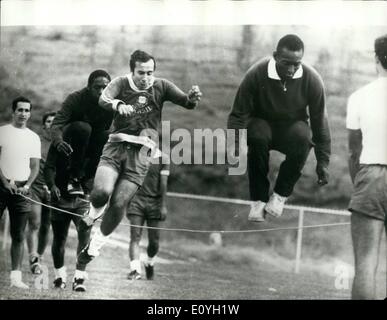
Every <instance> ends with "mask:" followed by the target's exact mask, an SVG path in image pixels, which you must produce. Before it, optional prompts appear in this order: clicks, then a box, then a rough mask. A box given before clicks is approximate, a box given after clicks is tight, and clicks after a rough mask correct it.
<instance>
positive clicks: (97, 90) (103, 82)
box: [89, 77, 110, 101]
mask: <svg viewBox="0 0 387 320" xmlns="http://www.w3.org/2000/svg"><path fill="white" fill-rule="evenodd" d="M109 82H110V81H109V79H108V78H106V77H97V78H95V79H94V81H93V82H92V83H91V85H90V86H89V90H90V94H91V96H92V97H93V99H94V100H95V101H98V99H99V97H100V96H101V94H102V91H103V89H105V88H106V86H107V85H108V84H109Z"/></svg>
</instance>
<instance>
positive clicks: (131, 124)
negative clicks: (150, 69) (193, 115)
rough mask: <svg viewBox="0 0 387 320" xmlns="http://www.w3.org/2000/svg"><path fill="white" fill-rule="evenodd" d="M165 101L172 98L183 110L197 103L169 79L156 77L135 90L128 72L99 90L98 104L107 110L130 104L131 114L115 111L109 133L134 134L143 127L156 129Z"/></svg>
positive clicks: (138, 132)
mask: <svg viewBox="0 0 387 320" xmlns="http://www.w3.org/2000/svg"><path fill="white" fill-rule="evenodd" d="M165 101H171V102H172V103H174V104H177V105H180V106H182V107H184V108H186V109H193V108H194V107H195V106H196V103H191V102H189V100H188V96H187V95H186V94H185V93H184V92H183V91H182V90H180V89H179V88H178V87H177V86H176V85H175V84H173V83H172V82H170V81H168V80H165V79H160V78H155V80H154V83H153V85H152V86H151V87H150V88H149V89H147V90H138V89H136V88H135V87H134V85H133V81H132V79H131V78H130V75H127V76H120V77H118V78H115V79H113V80H112V81H111V82H110V83H109V85H108V86H107V87H106V88H105V89H104V91H103V92H102V95H101V97H100V99H99V104H100V106H101V107H103V108H105V109H106V110H115V109H116V108H117V105H118V104H120V103H123V104H130V105H132V106H133V108H134V114H133V115H131V116H130V117H124V116H120V115H119V114H118V113H116V114H115V116H114V120H113V127H112V133H126V134H129V135H135V136H137V135H139V134H140V132H141V131H142V130H143V129H154V130H157V129H158V126H159V124H160V121H161V111H162V107H163V103H164V102H165Z"/></svg>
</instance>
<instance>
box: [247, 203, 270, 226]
mask: <svg viewBox="0 0 387 320" xmlns="http://www.w3.org/2000/svg"><path fill="white" fill-rule="evenodd" d="M265 205H266V203H265V202H262V201H259V200H258V201H254V202H252V203H251V209H250V213H249V216H248V217H247V220H249V221H254V222H264V221H265V210H264V208H265Z"/></svg>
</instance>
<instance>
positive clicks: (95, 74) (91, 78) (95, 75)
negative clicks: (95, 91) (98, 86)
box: [87, 70, 112, 87]
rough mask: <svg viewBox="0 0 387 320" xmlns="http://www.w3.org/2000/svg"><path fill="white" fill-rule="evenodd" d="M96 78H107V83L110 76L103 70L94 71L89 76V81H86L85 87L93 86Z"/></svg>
mask: <svg viewBox="0 0 387 320" xmlns="http://www.w3.org/2000/svg"><path fill="white" fill-rule="evenodd" d="M98 77H105V78H108V79H109V81H111V80H112V79H111V78H110V75H109V74H108V73H107V72H106V71H105V70H94V71H93V72H92V73H90V75H89V79H88V80H87V86H88V87H90V86H91V85H92V84H93V81H94V80H95V79H97V78H98Z"/></svg>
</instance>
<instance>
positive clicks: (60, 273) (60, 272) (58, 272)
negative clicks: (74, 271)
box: [54, 266, 67, 282]
mask: <svg viewBox="0 0 387 320" xmlns="http://www.w3.org/2000/svg"><path fill="white" fill-rule="evenodd" d="M54 274H55V279H58V278H62V280H63V281H64V282H66V280H67V273H66V267H65V266H63V267H61V268H58V269H56V268H55V269H54Z"/></svg>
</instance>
